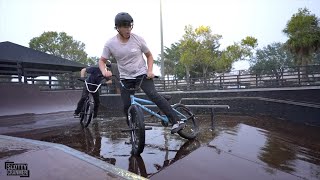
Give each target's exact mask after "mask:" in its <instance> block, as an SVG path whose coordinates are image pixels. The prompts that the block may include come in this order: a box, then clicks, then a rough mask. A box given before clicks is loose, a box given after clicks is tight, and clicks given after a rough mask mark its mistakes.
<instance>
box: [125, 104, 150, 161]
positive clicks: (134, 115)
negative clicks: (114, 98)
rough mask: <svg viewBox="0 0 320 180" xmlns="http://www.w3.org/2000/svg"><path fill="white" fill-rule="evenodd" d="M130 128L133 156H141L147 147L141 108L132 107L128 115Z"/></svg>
mask: <svg viewBox="0 0 320 180" xmlns="http://www.w3.org/2000/svg"><path fill="white" fill-rule="evenodd" d="M128 120H129V127H130V128H131V144H132V151H131V153H132V154H133V155H140V154H141V153H142V152H143V149H144V145H145V133H146V132H145V125H144V115H143V112H142V110H141V108H140V107H138V106H136V105H131V106H130V108H129V113H128Z"/></svg>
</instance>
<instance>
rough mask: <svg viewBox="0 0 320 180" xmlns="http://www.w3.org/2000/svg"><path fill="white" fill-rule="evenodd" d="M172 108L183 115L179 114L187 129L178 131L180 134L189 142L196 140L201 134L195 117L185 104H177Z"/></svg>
mask: <svg viewBox="0 0 320 180" xmlns="http://www.w3.org/2000/svg"><path fill="white" fill-rule="evenodd" d="M172 108H173V109H175V110H176V111H178V112H179V113H181V114H182V115H181V114H179V113H177V114H178V116H179V118H180V119H181V120H182V121H184V123H185V127H184V128H183V129H181V130H180V131H178V134H179V135H180V136H181V137H183V138H185V139H188V140H192V139H195V138H196V137H197V135H198V133H199V126H198V122H197V120H196V117H195V115H194V114H193V113H192V111H191V110H190V109H189V108H187V107H186V106H185V105H183V104H175V105H174V106H173V107H172Z"/></svg>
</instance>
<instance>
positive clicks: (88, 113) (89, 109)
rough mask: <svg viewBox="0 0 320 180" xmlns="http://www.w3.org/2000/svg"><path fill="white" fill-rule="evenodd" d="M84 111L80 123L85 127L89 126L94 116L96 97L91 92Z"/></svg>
mask: <svg viewBox="0 0 320 180" xmlns="http://www.w3.org/2000/svg"><path fill="white" fill-rule="evenodd" d="M83 108H84V111H83V114H82V115H81V118H80V123H81V124H82V125H83V126H84V127H88V126H89V124H90V122H91V120H92V118H93V111H94V99H93V96H92V94H91V93H89V95H88V97H87V99H86V100H85V102H84V107H83Z"/></svg>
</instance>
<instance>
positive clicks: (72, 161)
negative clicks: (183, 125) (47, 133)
mask: <svg viewBox="0 0 320 180" xmlns="http://www.w3.org/2000/svg"><path fill="white" fill-rule="evenodd" d="M0 142H1V143H0V150H1V151H10V150H17V149H19V147H20V150H22V151H21V153H18V154H13V155H10V153H8V152H7V154H9V157H5V158H2V159H0V162H1V163H2V164H4V162H15V163H26V164H29V165H30V169H29V170H30V174H31V176H30V177H31V178H32V179H48V178H50V179H145V178H143V177H141V176H139V175H136V174H134V173H132V172H129V171H127V170H123V169H121V168H118V167H116V166H113V165H111V164H109V163H107V162H104V161H102V160H99V159H96V158H94V157H92V156H89V155H87V154H85V153H83V152H80V151H77V150H75V149H72V148H69V147H67V146H65V145H61V144H55V143H49V142H43V141H36V140H31V139H24V138H16V137H11V136H4V135H0ZM4 142H6V143H4ZM8 142H10V143H11V144H12V146H15V148H13V147H2V146H4V145H6V146H8ZM10 148H12V149H10ZM3 153H4V154H5V152H3ZM3 167H4V166H3ZM1 172H5V169H2V170H1ZM0 178H1V179H5V178H8V177H7V176H6V173H1V174H0Z"/></svg>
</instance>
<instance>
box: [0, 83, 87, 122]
mask: <svg viewBox="0 0 320 180" xmlns="http://www.w3.org/2000/svg"><path fill="white" fill-rule="evenodd" d="M81 92H82V91H81V90H59V91H40V89H39V87H38V86H37V85H31V84H11V83H10V84H0V97H1V98H0V99H1V103H0V116H7V115H19V114H29V113H31V114H43V113H53V112H61V111H72V110H74V109H75V107H76V103H77V102H78V100H79V98H80V96H81Z"/></svg>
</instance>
